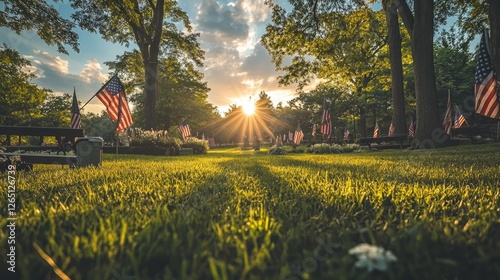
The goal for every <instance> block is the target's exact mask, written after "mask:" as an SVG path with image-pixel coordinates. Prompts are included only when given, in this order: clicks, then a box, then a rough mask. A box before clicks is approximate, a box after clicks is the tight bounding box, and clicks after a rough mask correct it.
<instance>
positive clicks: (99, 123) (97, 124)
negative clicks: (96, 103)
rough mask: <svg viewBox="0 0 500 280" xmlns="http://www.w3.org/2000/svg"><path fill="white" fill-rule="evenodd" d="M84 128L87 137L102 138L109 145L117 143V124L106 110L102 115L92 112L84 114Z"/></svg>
mask: <svg viewBox="0 0 500 280" xmlns="http://www.w3.org/2000/svg"><path fill="white" fill-rule="evenodd" d="M82 127H83V128H84V129H85V134H86V135H87V136H92V137H102V138H103V139H104V141H105V142H108V143H113V142H114V141H115V136H116V134H115V128H116V124H115V122H114V121H113V120H112V119H111V118H110V117H109V115H108V113H107V112H106V111H105V110H103V111H102V112H101V113H100V114H95V113H91V112H88V113H86V114H82Z"/></svg>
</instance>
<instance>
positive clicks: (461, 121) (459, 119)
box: [453, 105, 469, 128]
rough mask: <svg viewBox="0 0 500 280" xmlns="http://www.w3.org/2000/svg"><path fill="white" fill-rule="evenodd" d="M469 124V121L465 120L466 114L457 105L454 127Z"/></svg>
mask: <svg viewBox="0 0 500 280" xmlns="http://www.w3.org/2000/svg"><path fill="white" fill-rule="evenodd" d="M464 123H465V124H467V125H469V124H468V123H467V121H466V120H465V118H464V115H462V113H461V112H460V109H459V108H458V106H456V105H455V123H454V125H453V126H454V127H455V128H459V127H461V126H462V125H463V124H464Z"/></svg>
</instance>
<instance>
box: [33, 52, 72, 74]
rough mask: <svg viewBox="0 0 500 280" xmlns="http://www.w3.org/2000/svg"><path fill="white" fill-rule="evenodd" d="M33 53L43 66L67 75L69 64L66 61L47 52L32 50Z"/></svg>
mask: <svg viewBox="0 0 500 280" xmlns="http://www.w3.org/2000/svg"><path fill="white" fill-rule="evenodd" d="M33 52H34V53H35V54H36V55H37V57H38V58H39V59H40V60H41V61H43V62H44V64H47V65H49V66H50V67H52V68H53V69H54V70H56V71H57V72H59V73H62V74H69V62H68V61H67V60H65V59H62V58H61V57H60V56H53V55H51V54H49V53H48V52H42V51H41V50H33ZM40 60H39V61H40Z"/></svg>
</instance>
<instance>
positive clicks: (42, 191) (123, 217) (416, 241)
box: [0, 144, 500, 279]
mask: <svg viewBox="0 0 500 280" xmlns="http://www.w3.org/2000/svg"><path fill="white" fill-rule="evenodd" d="M499 152H500V145H499V144H489V145H477V146H464V147H458V148H456V147H454V148H447V149H439V150H432V151H410V150H392V151H378V152H367V151H365V152H361V153H353V154H326V155H316V154H296V153H289V154H286V155H281V156H272V155H268V154H267V150H266V149H265V148H264V149H261V151H253V150H240V149H237V148H232V149H220V150H218V149H214V150H210V151H209V152H208V154H205V155H193V156H180V157H153V156H135V155H119V156H118V157H116V156H115V155H105V156H104V161H103V166H102V167H101V168H93V167H90V168H78V169H68V168H67V167H66V168H61V166H57V165H56V166H54V165H36V166H35V171H33V172H27V173H25V172H22V173H19V174H18V175H17V182H18V184H17V189H16V196H17V201H16V209H17V217H18V220H17V221H16V226H17V231H16V252H17V253H18V256H19V257H18V259H17V260H16V261H17V268H18V269H19V271H20V272H19V273H20V274H21V275H22V276H23V278H25V279H52V278H53V277H55V276H54V272H53V270H52V268H51V267H50V266H49V265H48V264H47V263H46V261H45V260H44V259H43V258H42V257H41V256H40V254H39V253H38V252H37V251H36V250H35V249H34V247H33V244H34V243H36V244H37V245H38V246H40V248H41V249H42V250H43V252H45V253H46V254H47V256H49V257H50V258H51V259H52V260H53V261H54V262H55V263H56V264H57V266H58V267H59V268H60V269H61V270H62V271H63V272H64V273H65V274H67V275H68V276H69V277H71V278H72V279H112V278H113V277H115V278H116V275H117V274H119V275H121V274H123V273H124V274H126V275H130V276H133V277H135V278H134V279H214V278H215V279H293V278H294V277H296V278H299V279H300V278H304V279H307V278H312V279H325V278H334V279H455V278H458V279H496V278H498V277H497V276H500V266H499V265H498V263H500V262H499V257H500V255H499V254H498V252H500V188H499V187H500V186H499V182H500V157H499V156H498V155H499V154H500V153H499ZM2 176H5V175H2ZM2 182H4V181H2ZM2 201H7V200H6V197H4V199H3V200H2ZM0 208H1V211H3V213H7V205H6V203H2V204H0ZM2 223H3V226H2V227H3V228H6V223H7V220H6V218H4V219H3V220H2ZM0 242H4V243H3V244H7V231H6V230H4V231H0ZM360 243H368V244H372V245H375V246H380V247H383V248H385V249H387V250H390V251H391V252H393V253H394V255H395V256H397V261H396V262H391V263H389V264H388V266H387V271H371V272H369V271H366V270H360V269H355V263H356V261H357V260H356V258H355V257H353V256H351V255H349V254H348V250H349V249H351V248H353V247H354V246H356V245H357V244H360ZM4 255H5V254H4ZM5 273H7V272H6V270H3V272H2V273H1V274H2V276H4V275H5V276H6V277H7V276H9V274H5ZM2 279H10V278H5V277H2Z"/></svg>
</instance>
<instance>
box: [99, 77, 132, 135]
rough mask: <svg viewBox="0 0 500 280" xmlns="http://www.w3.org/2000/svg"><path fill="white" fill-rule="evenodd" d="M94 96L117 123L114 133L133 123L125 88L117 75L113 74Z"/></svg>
mask: <svg viewBox="0 0 500 280" xmlns="http://www.w3.org/2000/svg"><path fill="white" fill-rule="evenodd" d="M96 96H97V98H98V99H99V100H101V102H102V103H103V104H104V106H106V110H107V111H108V115H109V116H110V117H111V119H113V121H115V122H117V123H118V126H117V127H116V133H120V131H122V130H124V129H126V128H127V127H129V126H131V125H132V124H133V121H132V115H131V114H130V109H129V107H128V101H127V96H126V95H125V88H124V87H123V85H122V82H120V79H119V78H118V77H117V76H113V77H112V78H111V79H110V80H109V81H108V82H107V83H106V84H105V85H104V86H103V87H102V89H101V90H100V91H99V92H98V93H96Z"/></svg>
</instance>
